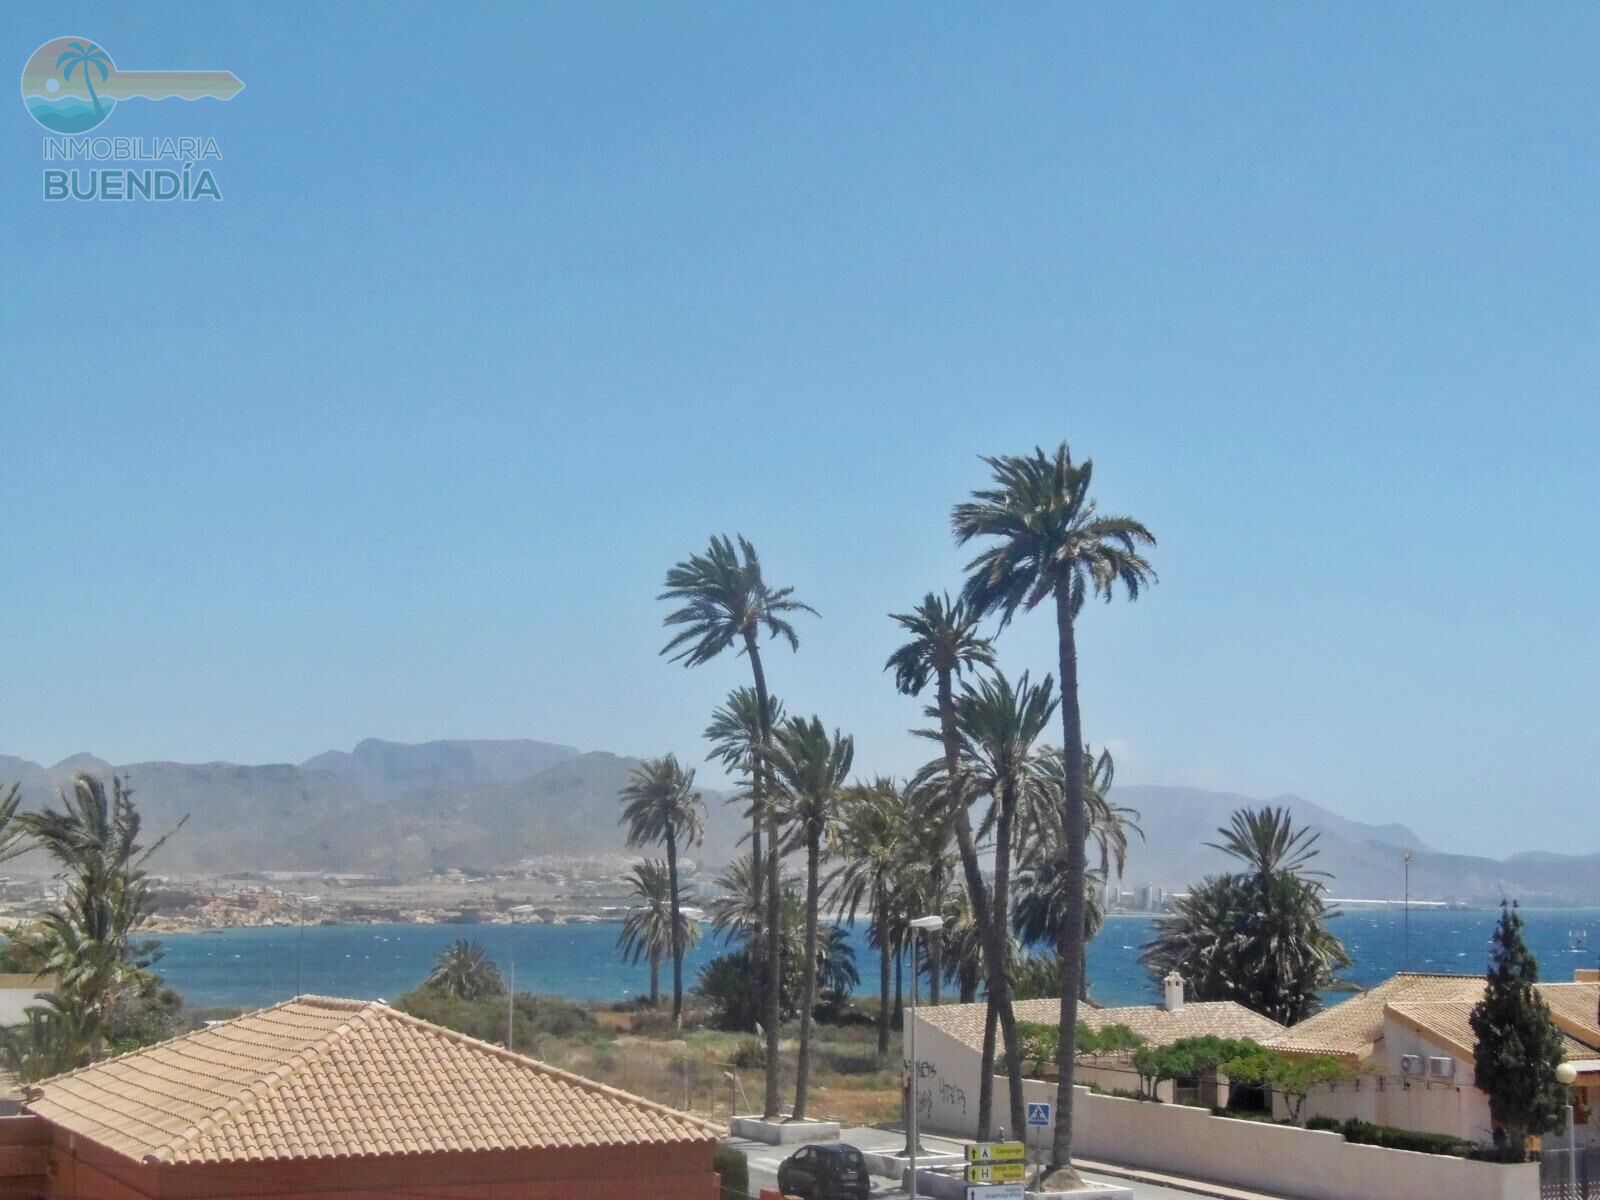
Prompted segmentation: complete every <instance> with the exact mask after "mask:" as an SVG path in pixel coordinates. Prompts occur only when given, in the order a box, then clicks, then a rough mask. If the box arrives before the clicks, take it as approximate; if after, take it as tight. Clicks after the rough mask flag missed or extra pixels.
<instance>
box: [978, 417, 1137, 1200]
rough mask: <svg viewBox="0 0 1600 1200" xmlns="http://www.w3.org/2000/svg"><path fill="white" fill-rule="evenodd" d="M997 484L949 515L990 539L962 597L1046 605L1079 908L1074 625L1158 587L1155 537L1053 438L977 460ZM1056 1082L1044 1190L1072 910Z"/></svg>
mask: <svg viewBox="0 0 1600 1200" xmlns="http://www.w3.org/2000/svg"><path fill="white" fill-rule="evenodd" d="M983 461H984V462H985V463H986V464H987V465H988V467H989V469H990V471H991V472H992V473H993V478H994V486H993V487H991V488H984V489H980V490H978V491H976V492H974V493H973V494H972V499H971V500H970V501H967V502H966V503H963V504H958V505H956V506H955V508H954V509H953V510H952V512H951V515H950V520H951V527H952V530H953V532H954V533H955V537H956V541H957V542H958V543H959V544H961V545H965V544H966V543H968V542H970V541H973V540H974V539H980V540H983V541H985V542H987V543H988V544H987V545H986V546H985V548H984V549H983V550H981V551H980V552H979V553H978V554H977V555H976V556H975V557H974V558H973V559H972V561H971V562H969V563H968V564H967V583H966V587H965V588H964V589H963V592H962V596H963V599H964V600H965V601H966V602H967V603H968V604H969V605H970V606H971V607H972V609H973V611H974V613H975V614H976V615H979V616H984V615H988V614H989V613H998V614H999V616H1000V623H1001V627H1002V628H1004V627H1005V626H1006V625H1008V624H1009V623H1010V622H1011V620H1012V618H1013V617H1015V616H1016V615H1017V613H1018V612H1019V611H1030V610H1032V609H1034V608H1035V607H1037V606H1038V605H1039V604H1040V603H1042V602H1043V601H1045V600H1050V601H1052V602H1053V604H1054V607H1055V618H1056V643H1057V652H1058V659H1059V677H1060V680H1061V696H1062V701H1061V744H1062V746H1063V747H1064V752H1065V755H1066V764H1065V768H1066V780H1067V787H1066V804H1065V812H1064V816H1065V820H1064V822H1063V824H1064V826H1065V828H1066V834H1067V866H1066V869H1067V872H1068V874H1069V876H1072V877H1073V879H1074V880H1076V882H1075V883H1074V882H1069V884H1068V888H1067V898H1068V903H1069V904H1071V905H1073V906H1077V905H1080V904H1081V903H1082V901H1083V897H1084V888H1083V883H1082V881H1083V879H1084V878H1085V876H1086V875H1087V873H1088V861H1087V851H1086V840H1087V837H1088V818H1087V810H1086V807H1085V804H1084V787H1083V780H1084V772H1083V769H1082V765H1081V763H1080V762H1079V759H1080V756H1081V755H1082V754H1083V718H1082V713H1081V711H1080V710H1079V707H1078V648H1077V634H1076V630H1075V628H1074V622H1075V621H1076V620H1077V616H1078V613H1079V612H1080V611H1081V610H1082V608H1083V604H1084V601H1085V600H1086V599H1088V598H1089V597H1090V596H1095V595H1097V596H1100V597H1103V598H1104V599H1106V600H1107V601H1109V600H1110V599H1111V598H1112V597H1113V596H1114V595H1115V593H1116V591H1117V589H1118V587H1119V586H1120V587H1121V589H1122V590H1124V591H1125V592H1126V593H1127V594H1128V597H1129V598H1130V599H1136V598H1137V597H1138V595H1139V593H1140V592H1141V591H1142V590H1143V589H1144V588H1146V587H1147V586H1149V585H1150V584H1152V583H1154V582H1155V572H1154V570H1153V569H1152V568H1151V566H1150V564H1149V563H1148V562H1147V561H1146V560H1145V558H1144V555H1143V553H1142V551H1143V550H1144V548H1146V547H1149V546H1153V545H1155V537H1154V536H1153V535H1152V534H1151V533H1150V531H1149V530H1148V529H1146V528H1145V527H1144V526H1143V525H1142V524H1140V523H1139V522H1138V521H1136V520H1134V519H1133V518H1131V517H1124V516H1112V515H1105V514H1102V513H1101V512H1100V511H1099V508H1098V507H1097V505H1096V504H1095V501H1094V500H1093V499H1092V498H1091V497H1090V495H1089V488H1090V484H1091V482H1092V480H1093V477H1094V464H1093V462H1091V461H1090V460H1088V459H1085V460H1084V461H1083V462H1081V463H1078V462H1074V461H1073V458H1072V454H1071V451H1069V450H1068V448H1067V444H1066V443H1065V442H1062V443H1061V445H1060V446H1059V447H1058V448H1057V449H1056V451H1055V452H1054V453H1053V454H1047V453H1046V452H1045V451H1044V450H1043V449H1038V448H1036V449H1035V450H1034V452H1033V453H1032V454H1029V455H1000V456H994V457H985V458H984V460H983ZM1059 954H1060V958H1061V1040H1060V1049H1059V1055H1060V1057H1059V1060H1058V1062H1059V1065H1060V1068H1061V1079H1060V1083H1059V1085H1058V1086H1057V1089H1056V1124H1055V1136H1054V1139H1053V1140H1052V1142H1051V1151H1050V1169H1049V1171H1048V1172H1047V1173H1046V1176H1045V1183H1046V1185H1062V1186H1064V1185H1069V1184H1072V1183H1075V1182H1076V1181H1077V1179H1078V1175H1077V1172H1076V1171H1075V1170H1073V1167H1072V1101H1073V1091H1072V1077H1073V1069H1074V1066H1075V1064H1076V1059H1077V1028H1078V986H1077V982H1078V980H1079V979H1080V978H1081V977H1082V974H1083V920H1082V915H1081V913H1079V914H1072V916H1071V917H1070V918H1069V919H1068V920H1067V922H1066V923H1065V925H1064V926H1063V927H1062V931H1061V946H1060V949H1059Z"/></svg>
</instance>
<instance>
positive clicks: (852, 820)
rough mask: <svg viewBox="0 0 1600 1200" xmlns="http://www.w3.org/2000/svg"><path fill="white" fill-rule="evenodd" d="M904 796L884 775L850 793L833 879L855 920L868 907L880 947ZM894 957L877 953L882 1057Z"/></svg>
mask: <svg viewBox="0 0 1600 1200" xmlns="http://www.w3.org/2000/svg"><path fill="white" fill-rule="evenodd" d="M908 824H909V820H908V812H907V805H906V800H905V796H904V794H903V793H902V792H901V790H900V788H899V787H898V786H897V785H896V784H895V781H894V780H893V779H890V778H889V777H887V776H883V775H880V776H878V777H877V778H875V779H873V780H872V781H871V782H870V783H867V784H863V785H859V786H857V787H854V788H852V789H850V792H849V793H848V794H847V795H846V797H845V803H844V806H843V814H842V820H841V821H840V823H839V833H838V838H837V840H836V841H835V843H834V851H835V854H836V855H837V856H838V859H839V863H840V865H839V867H838V869H837V870H835V871H834V873H833V875H832V876H830V877H829V883H830V884H831V885H832V886H833V889H834V890H833V895H834V900H835V902H836V903H837V904H838V906H839V908H840V910H841V911H843V913H844V914H845V918H846V919H847V920H850V921H854V920H855V919H856V916H857V914H858V913H859V912H860V910H861V907H862V905H863V904H864V905H866V908H867V912H868V920H869V921H870V923H871V926H872V931H873V934H874V936H875V938H876V940H877V942H878V944H879V945H880V946H887V945H888V944H889V936H888V928H889V914H890V911H891V908H892V906H893V904H894V899H895V885H896V883H897V882H898V880H899V876H900V871H901V867H902V863H903V856H904V854H905V848H906V842H907V835H908V828H907V826H908ZM889 968H890V963H889V955H888V954H880V955H878V1053H879V1054H887V1053H889V982H890V981H889Z"/></svg>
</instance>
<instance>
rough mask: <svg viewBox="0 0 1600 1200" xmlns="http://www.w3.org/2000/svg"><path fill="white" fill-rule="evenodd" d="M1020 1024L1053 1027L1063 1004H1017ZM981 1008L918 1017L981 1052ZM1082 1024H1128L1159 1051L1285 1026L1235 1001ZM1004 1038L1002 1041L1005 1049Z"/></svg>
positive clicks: (1097, 1015)
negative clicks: (1196, 1039)
mask: <svg viewBox="0 0 1600 1200" xmlns="http://www.w3.org/2000/svg"><path fill="white" fill-rule="evenodd" d="M1015 1008H1016V1013H1017V1020H1018V1021H1033V1022H1037V1023H1039V1024H1046V1025H1054V1024H1056V1022H1058V1021H1059V1020H1060V1019H1061V1001H1059V1000H1018V1001H1017V1002H1016V1004H1015ZM985 1009H986V1006H985V1005H983V1004H941V1005H939V1006H938V1007H936V1008H919V1009H917V1015H918V1016H920V1017H923V1018H925V1019H926V1020H927V1022H928V1024H929V1025H931V1026H933V1027H934V1028H935V1029H939V1030H942V1031H943V1032H945V1033H948V1034H949V1035H950V1036H951V1037H954V1038H957V1039H958V1040H960V1041H962V1042H964V1043H966V1044H967V1045H968V1046H971V1047H973V1048H974V1049H981V1048H982V1047H983V1019H984V1012H985ZM1078 1019H1079V1020H1080V1021H1082V1022H1083V1024H1085V1025H1087V1026H1088V1027H1089V1028H1090V1029H1104V1028H1105V1027H1106V1026H1108V1025H1126V1026H1127V1027H1128V1028H1129V1029H1131V1030H1133V1032H1135V1033H1137V1034H1138V1035H1139V1036H1140V1037H1142V1038H1144V1039H1145V1041H1147V1042H1149V1043H1150V1044H1151V1045H1155V1046H1165V1045H1167V1044H1168V1043H1170V1042H1175V1041H1177V1040H1178V1039H1179V1038H1186V1037H1204V1036H1205V1035H1207V1034H1211V1035H1212V1036H1214V1037H1229V1038H1251V1039H1253V1040H1255V1041H1258V1042H1266V1041H1270V1040H1272V1039H1274V1038H1277V1037H1281V1036H1282V1035H1283V1032H1284V1028H1283V1026H1282V1025H1279V1024H1278V1023H1277V1022H1276V1021H1274V1020H1271V1019H1270V1018H1268V1017H1263V1016H1262V1015H1261V1014H1260V1013H1254V1012H1251V1011H1250V1010H1249V1009H1248V1008H1245V1007H1244V1006H1243V1005H1241V1004H1235V1003H1234V1002H1233V1001H1232V1000H1219V1001H1212V1002H1191V1003H1188V1004H1185V1005H1184V1006H1183V1007H1182V1008H1180V1009H1178V1010H1177V1011H1176V1012H1168V1011H1167V1010H1166V1009H1164V1008H1162V1007H1160V1006H1159V1005H1155V1004H1140V1005H1133V1006H1130V1007H1126V1008H1088V1007H1084V1008H1081V1009H1079V1010H1078ZM1004 1046H1005V1039H1004V1038H1001V1039H1000V1048H1001V1049H1002V1050H1003V1049H1004Z"/></svg>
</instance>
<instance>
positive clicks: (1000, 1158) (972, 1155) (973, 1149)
mask: <svg viewBox="0 0 1600 1200" xmlns="http://www.w3.org/2000/svg"><path fill="white" fill-rule="evenodd" d="M1023 1157H1024V1151H1023V1148H1022V1143H1021V1142H973V1143H972V1145H970V1146H968V1147H967V1161H968V1162H969V1163H1004V1162H1021V1161H1022V1160H1023ZM1018 1178H1021V1177H1020V1176H1018Z"/></svg>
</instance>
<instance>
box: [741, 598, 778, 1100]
mask: <svg viewBox="0 0 1600 1200" xmlns="http://www.w3.org/2000/svg"><path fill="white" fill-rule="evenodd" d="M744 648H745V653H746V654H748V655H749V657H750V673H751V675H753V676H754V678H755V686H756V703H757V704H758V705H759V707H760V709H761V714H760V715H761V746H760V748H759V749H758V750H757V752H756V761H755V762H754V764H753V766H754V767H755V771H754V773H753V775H752V779H753V781H754V783H755V790H756V797H757V799H756V803H757V806H758V808H759V809H760V810H762V815H764V816H765V818H766V827H767V846H766V850H767V865H766V870H765V872H764V873H765V875H766V880H765V883H766V885H767V911H766V920H767V927H766V934H767V956H766V957H767V962H766V968H767V970H766V985H767V994H766V996H765V997H764V999H765V1001H766V1004H765V1010H766V1018H767V1019H766V1035H767V1038H766V1042H767V1046H766V1049H767V1087H766V1095H765V1096H764V1097H763V1101H764V1103H763V1105H762V1116H763V1117H764V1118H765V1119H766V1120H768V1121H776V1120H777V1119H778V1109H779V1107H780V1105H781V1104H782V1099H781V1097H780V1096H779V1092H778V1081H779V1069H778V1068H779V1064H778V1054H779V1044H778V1033H779V1029H778V1027H779V1026H780V1025H781V1024H782V1023H783V929H782V925H783V890H782V886H781V882H780V880H779V878H778V817H777V814H776V813H775V812H774V811H773V807H772V805H770V804H768V803H767V791H768V788H767V784H768V777H767V757H768V755H767V752H768V750H769V749H770V748H771V746H772V711H771V704H770V703H769V701H768V699H767V674H766V672H765V671H764V670H763V669H762V666H761V650H760V648H759V647H758V646H757V644H756V635H755V631H754V630H746V631H745V635H744Z"/></svg>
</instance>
